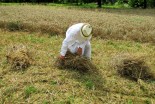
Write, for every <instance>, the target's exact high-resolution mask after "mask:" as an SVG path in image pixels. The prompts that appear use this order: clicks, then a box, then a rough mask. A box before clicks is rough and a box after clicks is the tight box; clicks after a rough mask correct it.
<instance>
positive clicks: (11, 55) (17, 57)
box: [6, 44, 32, 70]
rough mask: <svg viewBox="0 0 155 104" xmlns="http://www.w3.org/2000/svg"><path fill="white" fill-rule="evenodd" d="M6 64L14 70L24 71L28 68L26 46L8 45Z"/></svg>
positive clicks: (29, 58) (28, 57) (28, 54)
mask: <svg viewBox="0 0 155 104" xmlns="http://www.w3.org/2000/svg"><path fill="white" fill-rule="evenodd" d="M6 58H7V62H8V63H9V64H11V68H12V69H15V70H19V69H25V68H27V67H28V66H30V63H31V61H32V60H31V57H30V53H29V51H28V49H27V47H26V46H24V45H23V44H19V45H10V46H9V47H8V49H7V54H6Z"/></svg>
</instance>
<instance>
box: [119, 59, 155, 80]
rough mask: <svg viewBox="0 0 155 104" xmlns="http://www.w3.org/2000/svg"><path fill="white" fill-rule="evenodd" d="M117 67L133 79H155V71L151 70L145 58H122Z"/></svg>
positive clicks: (121, 72)
mask: <svg viewBox="0 0 155 104" xmlns="http://www.w3.org/2000/svg"><path fill="white" fill-rule="evenodd" d="M116 68H117V70H118V73H119V74H120V75H121V76H123V77H127V78H129V79H132V80H136V81H137V80H138V79H142V80H149V79H155V73H153V71H151V69H150V68H149V66H147V64H146V63H145V62H144V60H143V58H135V57H134V58H133V57H126V58H122V59H120V61H119V63H117V65H116Z"/></svg>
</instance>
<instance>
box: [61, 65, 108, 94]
mask: <svg viewBox="0 0 155 104" xmlns="http://www.w3.org/2000/svg"><path fill="white" fill-rule="evenodd" d="M64 70H66V71H67V72H68V73H67V74H66V76H67V77H69V78H71V79H75V80H77V81H78V82H80V83H82V85H83V86H84V87H85V89H86V90H90V91H93V92H94V93H95V92H96V94H97V95H100V94H102V95H103V94H104V93H102V92H107V91H106V90H105V89H104V83H105V80H104V76H103V75H102V73H101V72H100V70H99V69H97V68H96V67H95V68H94V69H90V70H88V71H80V70H76V69H64ZM98 92H99V93H98Z"/></svg>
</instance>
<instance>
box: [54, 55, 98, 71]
mask: <svg viewBox="0 0 155 104" xmlns="http://www.w3.org/2000/svg"><path fill="white" fill-rule="evenodd" d="M56 66H57V67H59V68H69V69H76V70H79V71H84V72H85V71H88V70H91V69H95V66H94V65H93V64H92V62H91V61H90V60H89V59H87V58H85V57H82V56H79V55H77V54H72V53H70V52H67V54H66V57H65V60H61V59H59V58H58V59H57V60H56Z"/></svg>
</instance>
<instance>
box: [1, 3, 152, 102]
mask: <svg viewBox="0 0 155 104" xmlns="http://www.w3.org/2000/svg"><path fill="white" fill-rule="evenodd" d="M47 8H48V9H47ZM0 9H1V11H0V27H1V28H3V29H5V30H0V39H1V41H0V44H1V45H0V65H1V66H0V102H1V103H11V104H17V103H43V104H48V103H54V104H61V103H62V104H63V103H71V104H72V103H75V104H94V103H97V104H103V103H105V104H107V103H109V104H112V103H118V104H123V103H127V104H128V103H129V104H132V103H136V104H137V103H139V104H143V103H144V104H146V103H147V104H153V103H155V101H154V95H155V84H154V80H147V81H144V80H142V79H138V80H137V81H133V80H130V79H127V78H125V77H122V76H121V75H120V74H119V73H118V72H117V70H116V69H115V67H114V66H115V65H119V64H120V62H122V60H124V59H125V58H127V59H129V58H131V57H132V56H133V57H135V56H136V57H143V56H144V57H145V58H144V60H143V61H145V62H146V65H147V67H149V68H150V69H154V68H155V67H154V66H155V65H154V63H155V60H154V56H155V54H154V50H155V47H154V44H152V43H154V40H153V39H154V38H153V34H154V25H153V24H154V21H153V19H154V17H153V16H154V14H151V15H150V13H145V14H143V13H140V12H139V11H140V10H136V13H135V12H131V11H130V10H129V13H126V12H125V13H124V11H123V10H120V11H119V14H120V15H119V14H118V11H117V12H113V11H108V10H103V12H101V11H97V10H96V11H90V10H88V11H87V10H82V11H80V10H75V9H64V8H63V9H62V8H54V7H45V6H41V8H40V6H27V5H26V6H23V7H21V6H18V8H17V7H15V6H1V7H0ZM21 9H22V10H21ZM148 11H149V10H148ZM130 12H131V13H130ZM150 12H151V13H152V10H150ZM25 13H26V14H25ZM133 13H135V14H133ZM19 14H20V15H19ZM79 14H80V15H79ZM77 15H78V16H77ZM10 17H12V18H10ZM74 17H76V18H74ZM148 18H149V19H148ZM60 20H61V21H60ZM77 22H89V23H90V24H92V25H93V27H94V36H95V38H93V39H92V41H91V43H92V62H93V63H94V64H95V65H96V68H97V69H96V70H93V71H89V72H87V73H81V72H79V71H76V70H59V69H58V68H57V67H55V66H54V65H53V63H54V62H55V60H56V59H57V57H58V55H59V50H60V47H61V44H60V43H62V40H63V36H59V35H53V34H60V35H62V34H64V32H65V29H66V28H67V27H68V26H69V25H71V24H73V23H77ZM111 24H113V25H111ZM6 30H10V32H9V31H6ZM20 30H21V31H20ZM12 31H14V32H12ZM16 31H17V32H16ZM22 31H24V32H22ZM39 32H40V33H39ZM49 34H50V36H49ZM116 34H117V35H116ZM134 34H136V35H134ZM141 42H142V43H141ZM143 42H144V43H143ZM20 43H22V44H23V45H26V46H28V48H29V50H30V51H31V52H32V55H31V56H32V57H33V59H34V63H33V64H32V65H31V66H30V67H28V68H27V69H26V70H19V71H13V70H10V66H9V65H8V63H7V59H6V57H5V56H6V50H7V47H8V46H9V45H10V44H20ZM45 46H46V47H45ZM124 54H128V55H125V57H124V56H123V55H124Z"/></svg>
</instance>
